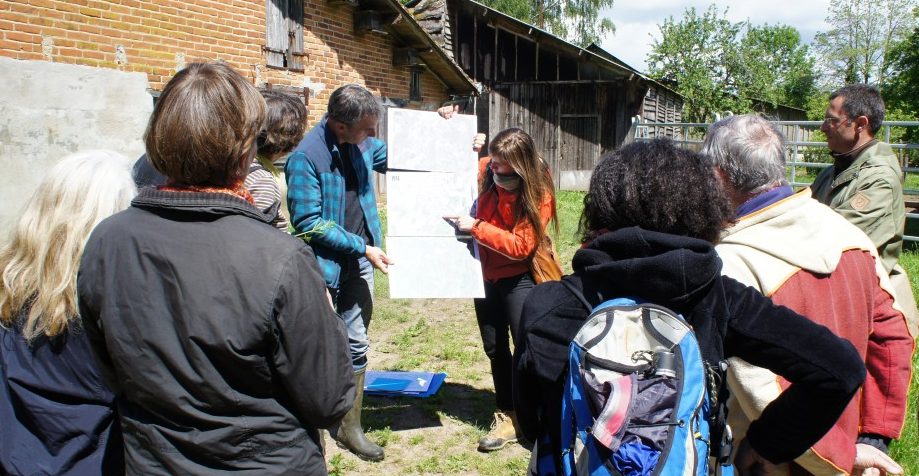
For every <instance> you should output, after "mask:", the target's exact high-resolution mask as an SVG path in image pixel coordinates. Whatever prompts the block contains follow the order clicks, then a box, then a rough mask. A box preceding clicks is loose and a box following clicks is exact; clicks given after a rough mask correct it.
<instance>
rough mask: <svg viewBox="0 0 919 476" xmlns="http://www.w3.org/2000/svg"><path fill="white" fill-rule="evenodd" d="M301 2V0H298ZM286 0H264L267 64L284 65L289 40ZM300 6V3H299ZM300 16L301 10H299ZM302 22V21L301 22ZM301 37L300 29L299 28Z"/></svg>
mask: <svg viewBox="0 0 919 476" xmlns="http://www.w3.org/2000/svg"><path fill="white" fill-rule="evenodd" d="M300 1H301V2H302V0H300ZM287 3H288V0H265V43H266V45H265V47H264V49H265V53H266V63H267V64H268V66H271V67H275V68H283V67H284V63H285V61H284V56H285V55H286V54H287V49H288V44H289V40H288V39H287V38H288V26H287V12H288V4H287ZM301 7H302V3H301ZM300 16H301V18H302V17H303V10H302V9H301V11H300ZM301 23H302V22H301ZM301 37H302V30H301Z"/></svg>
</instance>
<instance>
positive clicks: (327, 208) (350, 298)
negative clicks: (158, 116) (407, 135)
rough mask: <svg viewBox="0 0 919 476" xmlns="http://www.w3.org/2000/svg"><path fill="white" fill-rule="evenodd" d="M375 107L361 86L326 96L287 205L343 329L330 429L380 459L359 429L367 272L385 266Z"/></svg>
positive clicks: (290, 182) (292, 161)
mask: <svg viewBox="0 0 919 476" xmlns="http://www.w3.org/2000/svg"><path fill="white" fill-rule="evenodd" d="M380 114H381V110H380V106H379V104H378V103H377V101H376V99H375V98H374V97H373V95H372V94H371V93H370V91H367V89H365V88H363V87H362V86H359V85H357V84H349V85H346V86H342V87H340V88H338V89H336V90H335V91H334V92H333V93H332V95H331V97H330V98H329V106H328V112H327V114H326V116H325V117H324V118H323V119H322V122H320V123H319V124H318V125H316V126H315V127H313V129H312V130H311V131H310V132H309V133H308V134H307V135H306V137H304V138H303V140H302V141H301V142H300V144H299V145H298V146H297V148H296V149H295V150H294V152H293V153H292V154H291V155H290V157H288V159H287V165H286V166H285V169H284V171H285V174H286V176H287V190H288V191H287V203H288V209H289V210H290V218H291V224H292V225H293V227H294V228H295V230H296V233H297V234H305V236H306V237H308V238H309V244H310V246H312V248H313V251H314V253H315V254H316V258H317V259H318V261H319V267H320V269H321V270H322V274H323V277H324V278H325V282H326V286H328V289H329V293H330V295H331V296H332V301H333V302H334V305H335V308H336V311H337V312H338V314H339V315H340V316H341V318H342V320H344V321H345V325H346V326H347V328H348V341H349V343H350V347H351V359H352V363H353V365H354V375H355V380H356V382H355V387H356V390H357V395H356V397H355V399H354V408H352V409H351V411H350V412H348V414H347V415H346V416H345V417H344V418H343V419H342V421H341V424H340V425H339V426H338V427H337V428H333V429H332V430H331V433H332V436H333V438H335V440H336V441H337V442H338V444H339V445H340V446H343V447H345V448H347V449H348V450H349V451H351V452H352V453H354V454H355V455H357V456H359V457H360V458H362V459H365V460H369V461H380V460H382V459H383V457H384V454H383V448H381V447H380V446H378V445H376V444H374V443H373V442H371V441H369V440H368V439H367V437H366V436H365V435H364V430H363V428H362V427H361V404H362V401H363V392H364V372H365V370H366V367H367V351H368V348H369V340H368V338H367V327H368V325H369V323H370V317H371V315H372V313H373V268H377V269H379V270H380V271H382V272H384V273H386V272H387V269H388V265H390V264H392V262H391V261H390V260H389V258H388V257H387V256H386V253H385V252H384V251H383V250H382V249H381V248H380V245H381V244H382V229H381V227H380V218H379V215H378V214H377V203H376V196H375V195H374V187H373V181H372V180H371V179H372V175H373V174H372V172H373V171H377V172H381V173H385V172H386V144H384V143H383V142H382V141H381V140H379V139H377V138H376V137H374V136H375V135H376V127H377V122H378V121H379V117H380Z"/></svg>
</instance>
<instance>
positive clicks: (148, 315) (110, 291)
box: [77, 63, 355, 476]
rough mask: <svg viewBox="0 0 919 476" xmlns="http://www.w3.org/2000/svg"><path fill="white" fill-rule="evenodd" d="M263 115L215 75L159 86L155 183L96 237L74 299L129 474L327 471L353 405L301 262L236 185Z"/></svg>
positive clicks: (291, 242) (323, 309)
mask: <svg viewBox="0 0 919 476" xmlns="http://www.w3.org/2000/svg"><path fill="white" fill-rule="evenodd" d="M264 123H265V102H264V100H262V98H261V96H260V95H259V93H258V90H257V89H255V87H253V86H252V85H251V84H249V82H248V81H247V80H246V79H245V78H243V77H242V76H241V75H240V74H239V73H237V72H236V71H234V70H233V69H232V68H230V67H229V66H227V65H226V64H224V63H207V64H200V63H196V64H190V65H188V67H186V68H185V69H184V70H182V71H180V72H179V73H177V74H176V75H175V76H174V77H173V78H172V79H171V80H170V81H169V83H168V84H167V85H166V87H165V88H164V90H163V94H162V95H161V96H160V99H159V101H157V104H156V107H155V108H154V110H153V116H152V117H151V119H150V124H149V126H148V128H147V132H146V134H145V136H144V143H145V145H146V148H147V155H148V156H149V158H150V163H151V164H152V165H153V166H154V167H155V168H156V169H157V170H158V171H160V172H162V173H163V174H164V175H165V176H166V177H167V181H166V183H165V184H164V185H162V186H159V187H156V188H153V187H147V188H144V189H143V190H141V192H140V193H139V194H138V196H137V198H135V199H134V200H133V201H132V202H131V206H130V208H128V209H127V210H125V211H123V212H121V213H118V214H116V215H114V216H112V217H110V218H109V219H107V220H105V221H103V222H102V223H100V224H99V226H98V227H96V230H95V231H94V232H93V234H92V236H91V237H90V239H89V242H88V243H87V245H86V251H85V253H84V255H83V260H82V262H81V264H80V272H79V277H78V279H77V288H78V293H79V297H80V302H79V304H80V314H81V316H82V317H83V323H84V328H85V330H86V335H87V336H88V337H89V340H90V342H91V344H92V348H93V351H94V353H95V355H96V357H97V360H98V361H99V362H100V367H101V371H102V373H103V376H104V378H105V380H106V382H107V383H108V384H109V385H110V386H111V388H112V390H113V391H114V392H115V394H116V395H117V399H116V401H117V404H118V410H119V413H120V422H121V428H122V429H123V430H124V441H125V466H126V472H127V473H128V474H195V475H203V474H224V473H225V472H230V471H232V472H235V473H236V474H252V475H259V476H261V475H270V474H311V475H312V474H325V473H326V467H325V461H324V459H323V455H322V448H321V440H320V434H319V431H318V429H319V428H328V427H329V426H331V425H333V424H334V423H336V422H337V421H339V420H340V419H341V418H342V417H343V416H344V415H345V413H347V411H348V410H349V409H350V408H351V406H352V403H353V401H354V394H355V391H354V376H353V372H352V367H351V358H350V356H349V355H348V340H347V337H346V334H345V329H344V325H343V324H342V321H341V319H339V318H338V316H337V315H335V312H334V311H333V310H332V307H331V306H330V305H329V301H328V298H327V297H326V291H325V284H324V282H323V279H322V276H321V275H320V273H319V266H318V265H317V263H316V259H315V257H314V255H313V252H312V251H311V250H310V248H309V246H307V245H306V244H305V243H303V242H302V241H300V240H298V239H296V238H294V237H292V236H290V235H288V234H286V233H278V231H277V229H276V228H274V227H273V226H271V225H270V222H271V220H272V218H273V216H269V215H268V214H266V213H263V212H262V211H261V210H259V209H258V208H257V207H256V206H255V204H254V200H253V199H252V197H251V195H250V194H249V192H248V190H246V188H245V187H244V186H243V180H244V179H245V177H246V171H247V170H248V169H249V165H250V164H251V163H252V159H253V157H254V155H255V152H256V137H257V136H258V133H259V131H260V130H261V128H262V127H263V125H264Z"/></svg>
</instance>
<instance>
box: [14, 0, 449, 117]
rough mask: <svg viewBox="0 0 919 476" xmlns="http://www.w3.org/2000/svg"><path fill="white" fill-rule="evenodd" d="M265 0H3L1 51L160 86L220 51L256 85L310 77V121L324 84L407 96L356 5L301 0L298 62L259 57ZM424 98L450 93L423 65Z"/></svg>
mask: <svg viewBox="0 0 919 476" xmlns="http://www.w3.org/2000/svg"><path fill="white" fill-rule="evenodd" d="M265 8H266V6H265V0H3V1H2V2H0V55H2V56H7V57H11V58H16V59H30V60H47V61H55V62H60V63H76V64H82V65H89V66H98V67H104V68H116V69H120V70H123V71H139V72H144V73H147V77H148V79H149V81H150V87H151V88H152V89H153V90H161V89H162V87H163V85H164V84H165V82H166V81H168V80H169V78H170V77H172V75H173V74H175V71H176V70H177V69H181V68H182V66H183V65H184V64H186V63H189V62H193V61H202V60H223V61H226V62H227V63H229V64H231V65H232V66H233V67H235V68H236V69H237V70H238V71H239V72H240V73H242V74H243V75H245V76H246V77H248V78H249V79H250V80H252V81H253V82H254V83H256V84H257V85H263V84H264V83H266V82H267V83H271V84H278V85H287V86H295V87H302V86H306V87H309V88H310V89H311V90H313V91H314V93H313V97H312V98H311V99H310V123H311V124H312V123H315V122H316V121H317V120H318V119H319V118H320V117H321V116H322V114H323V113H324V112H325V105H326V103H327V102H328V97H329V94H330V93H331V92H332V91H334V90H335V88H337V87H339V86H341V85H343V84H346V83H361V84H364V85H366V86H367V88H368V89H370V90H371V91H372V92H373V93H374V94H376V95H380V96H386V97H390V98H395V99H408V97H409V77H410V72H409V71H408V70H407V69H405V68H395V67H393V66H392V65H391V63H392V41H393V40H392V39H391V38H390V37H389V36H386V35H380V34H377V33H368V34H365V35H362V36H355V35H354V33H353V31H354V30H353V24H352V18H353V8H352V7H350V6H339V5H330V4H329V2H328V0H305V1H304V10H305V13H304V20H303V23H304V50H305V53H306V54H307V55H308V56H307V57H306V58H305V61H304V64H305V67H304V72H303V73H296V72H289V71H282V70H276V69H270V68H268V67H267V66H266V64H265V58H264V55H263V53H262V46H263V45H264V44H265ZM422 96H423V99H422V101H421V103H420V104H419V103H417V102H416V103H413V105H414V106H416V107H424V108H430V107H434V106H436V105H439V103H440V102H442V101H444V100H445V99H446V97H447V92H446V88H445V87H444V86H443V85H442V84H441V83H440V82H439V81H438V80H437V78H435V77H434V76H433V75H432V74H431V73H430V72H428V71H425V72H424V73H423V74H422Z"/></svg>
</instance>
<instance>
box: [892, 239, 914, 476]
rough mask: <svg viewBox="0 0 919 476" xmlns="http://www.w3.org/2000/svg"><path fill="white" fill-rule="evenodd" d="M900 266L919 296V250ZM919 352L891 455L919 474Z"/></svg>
mask: <svg viewBox="0 0 919 476" xmlns="http://www.w3.org/2000/svg"><path fill="white" fill-rule="evenodd" d="M900 266H903V268H904V269H906V272H907V274H908V275H909V280H910V284H911V285H912V288H913V295H915V296H919V250H916V249H911V250H907V251H905V252H904V253H903V255H902V256H900ZM917 404H919V353H916V354H914V355H913V381H912V384H911V385H910V390H909V409H908V410H907V411H906V424H905V425H904V427H903V433H902V434H901V435H900V439H899V440H897V441H895V442H894V443H893V444H892V445H891V447H890V456H891V457H893V459H895V460H897V462H898V463H900V466H903V471H904V474H906V475H919V422H917V411H919V408H917Z"/></svg>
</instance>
